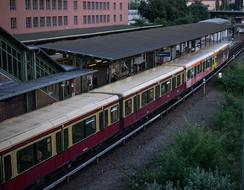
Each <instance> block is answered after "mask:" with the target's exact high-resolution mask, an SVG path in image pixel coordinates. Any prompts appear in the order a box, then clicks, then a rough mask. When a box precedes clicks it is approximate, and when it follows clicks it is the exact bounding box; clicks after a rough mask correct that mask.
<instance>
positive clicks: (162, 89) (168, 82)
mask: <svg viewBox="0 0 244 190" xmlns="http://www.w3.org/2000/svg"><path fill="white" fill-rule="evenodd" d="M185 88H186V86H185V73H184V68H183V67H177V66H171V65H168V66H158V67H156V68H153V69H150V70H147V71H145V72H143V73H140V74H137V75H134V76H131V77H128V78H126V79H124V80H120V81H117V82H114V83H112V84H109V85H106V86H104V87H101V88H98V89H95V90H93V91H91V92H96V93H99V92H100V93H116V94H120V95H121V96H122V97H123V118H124V127H125V128H128V127H129V126H130V125H132V124H134V123H135V122H137V121H139V120H141V119H142V118H144V117H145V116H147V115H149V114H151V113H152V112H153V111H155V110H156V109H157V108H159V107H161V106H162V105H164V104H165V103H167V102H169V101H170V100H172V99H173V98H175V97H177V96H178V95H180V94H181V93H182V92H184V91H185Z"/></svg>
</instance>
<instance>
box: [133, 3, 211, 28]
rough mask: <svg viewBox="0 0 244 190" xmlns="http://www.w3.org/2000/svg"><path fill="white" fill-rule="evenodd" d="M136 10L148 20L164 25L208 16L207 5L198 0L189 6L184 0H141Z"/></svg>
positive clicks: (183, 22)
mask: <svg viewBox="0 0 244 190" xmlns="http://www.w3.org/2000/svg"><path fill="white" fill-rule="evenodd" d="M138 10H139V12H140V14H141V15H142V16H143V17H144V18H146V19H148V20H149V22H151V23H156V24H162V25H164V26H170V25H176V24H187V23H192V22H198V21H200V20H204V19H207V18H208V12H207V7H206V6H205V5H203V4H202V3H201V2H200V1H197V2H195V3H193V4H192V5H191V6H189V7H187V6H186V1H185V0H173V1H172V0H148V1H141V3H140V5H139V7H138Z"/></svg>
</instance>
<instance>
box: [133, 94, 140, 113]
mask: <svg viewBox="0 0 244 190" xmlns="http://www.w3.org/2000/svg"><path fill="white" fill-rule="evenodd" d="M139 108H140V95H137V96H135V97H134V112H136V111H138V110H139Z"/></svg>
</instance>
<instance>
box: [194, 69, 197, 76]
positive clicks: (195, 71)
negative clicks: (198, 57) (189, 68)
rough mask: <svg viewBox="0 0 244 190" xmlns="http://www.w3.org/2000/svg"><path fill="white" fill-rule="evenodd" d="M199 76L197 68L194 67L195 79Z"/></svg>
mask: <svg viewBox="0 0 244 190" xmlns="http://www.w3.org/2000/svg"><path fill="white" fill-rule="evenodd" d="M196 75H197V67H194V77H195V76H196Z"/></svg>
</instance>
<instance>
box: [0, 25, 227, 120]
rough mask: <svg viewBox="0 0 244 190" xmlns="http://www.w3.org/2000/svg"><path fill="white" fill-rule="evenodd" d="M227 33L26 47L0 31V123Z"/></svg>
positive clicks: (184, 28)
mask: <svg viewBox="0 0 244 190" xmlns="http://www.w3.org/2000/svg"><path fill="white" fill-rule="evenodd" d="M228 29H229V25H227V24H225V23H221V24H220V23H208V22H203V23H195V24H186V25H179V26H171V27H164V28H163V27H158V28H151V29H147V30H146V29H142V30H129V31H123V32H121V33H117V32H114V33H113V32H112V33H107V34H106V35H105V34H103V35H99V33H98V34H97V35H95V36H93V35H92V36H93V37H85V38H82V37H77V35H78V36H79V34H77V35H71V36H69V37H67V39H65V37H64V36H63V37H62V38H61V39H62V40H61V41H60V40H59V39H57V38H55V37H54V41H53V38H52V40H51V41H49V42H46V41H45V40H44V41H45V43H41V44H38V45H30V44H29V45H26V44H24V43H21V42H20V41H19V40H17V39H16V38H15V37H13V36H12V35H11V34H9V33H8V32H7V31H5V30H4V29H2V28H0V121H3V120H5V119H8V118H11V117H14V116H17V115H20V114H23V113H26V112H29V111H32V110H35V109H39V108H41V107H44V106H47V105H50V104H52V103H55V102H57V101H62V100H65V99H67V98H70V97H73V96H75V95H78V94H80V93H83V92H87V91H89V90H91V89H93V88H96V87H100V86H102V85H105V84H108V83H111V82H113V81H116V80H120V79H122V78H125V77H127V76H130V75H134V74H137V73H139V72H142V71H145V70H147V69H150V68H153V67H156V66H157V65H161V64H164V63H167V62H170V61H171V60H174V59H177V58H179V57H181V56H184V55H186V54H187V53H190V52H197V51H199V50H200V49H201V48H204V47H207V46H210V45H212V44H215V43H219V42H221V41H224V40H227V39H228V38H229V37H230V34H229V30H228ZM46 35H48V34H46ZM50 35H53V34H52V33H50ZM80 35H82V34H80ZM39 37H40V36H39ZM48 37H51V36H46V38H48Z"/></svg>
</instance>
